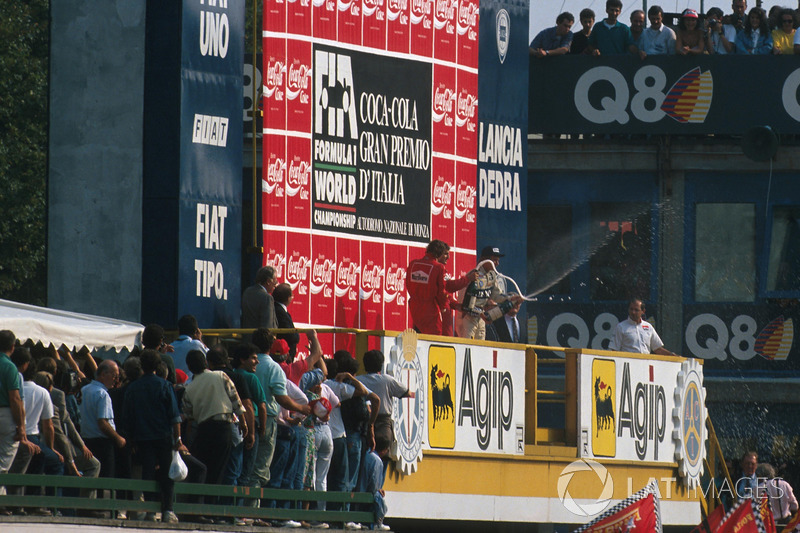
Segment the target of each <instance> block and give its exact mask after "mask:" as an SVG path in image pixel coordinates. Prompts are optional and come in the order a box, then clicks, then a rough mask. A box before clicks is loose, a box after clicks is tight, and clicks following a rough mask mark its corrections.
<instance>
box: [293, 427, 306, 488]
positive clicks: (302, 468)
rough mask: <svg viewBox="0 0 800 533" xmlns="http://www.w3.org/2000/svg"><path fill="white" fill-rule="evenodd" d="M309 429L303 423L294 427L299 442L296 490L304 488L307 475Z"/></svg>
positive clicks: (295, 471) (296, 463)
mask: <svg viewBox="0 0 800 533" xmlns="http://www.w3.org/2000/svg"><path fill="white" fill-rule="evenodd" d="M307 431H308V430H307V429H306V428H304V427H303V426H302V424H301V425H299V426H295V427H294V434H295V438H296V439H297V443H296V444H295V446H296V447H297V457H296V458H295V461H294V483H293V484H292V488H293V489H294V490H303V478H304V477H305V475H306V451H307V450H308V439H307V438H306V433H307Z"/></svg>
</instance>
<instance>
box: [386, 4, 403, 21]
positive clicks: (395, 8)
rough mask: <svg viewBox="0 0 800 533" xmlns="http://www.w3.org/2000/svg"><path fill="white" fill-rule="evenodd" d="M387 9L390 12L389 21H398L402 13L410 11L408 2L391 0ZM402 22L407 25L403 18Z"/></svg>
mask: <svg viewBox="0 0 800 533" xmlns="http://www.w3.org/2000/svg"><path fill="white" fill-rule="evenodd" d="M387 7H388V12H389V20H397V18H398V17H400V15H401V13H402V12H403V11H405V10H406V9H408V0H389V3H388V4H387ZM400 22H401V23H407V21H406V20H403V18H402V17H401V19H400Z"/></svg>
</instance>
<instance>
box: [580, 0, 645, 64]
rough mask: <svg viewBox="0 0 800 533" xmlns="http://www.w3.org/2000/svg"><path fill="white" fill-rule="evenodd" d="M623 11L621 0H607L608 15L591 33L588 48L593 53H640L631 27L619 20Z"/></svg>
mask: <svg viewBox="0 0 800 533" xmlns="http://www.w3.org/2000/svg"><path fill="white" fill-rule="evenodd" d="M620 13H622V2H621V0H607V1H606V15H608V17H607V18H606V19H605V20H603V21H602V22H600V23H598V24H595V25H594V29H593V30H592V33H591V35H589V45H588V46H587V50H589V53H590V54H591V55H595V56H599V55H604V56H605V55H614V54H624V53H626V52H630V53H631V54H638V53H639V49H638V48H636V44H634V42H633V36H632V35H631V29H630V28H629V27H628V26H626V25H625V24H623V23H622V22H620V21H618V20H617V18H618V17H619V14H620Z"/></svg>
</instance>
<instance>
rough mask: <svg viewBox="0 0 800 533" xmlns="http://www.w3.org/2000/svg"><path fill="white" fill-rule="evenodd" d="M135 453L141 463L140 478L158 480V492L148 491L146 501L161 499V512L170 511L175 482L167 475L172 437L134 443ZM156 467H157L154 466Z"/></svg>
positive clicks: (170, 457)
mask: <svg viewBox="0 0 800 533" xmlns="http://www.w3.org/2000/svg"><path fill="white" fill-rule="evenodd" d="M135 455H136V458H137V459H138V461H139V462H140V463H141V465H142V479H146V480H155V481H158V486H159V488H160V489H161V490H160V494H154V493H151V492H148V493H146V494H145V498H146V499H147V500H148V501H158V500H159V499H160V500H161V512H162V513H164V512H166V511H172V508H173V501H174V499H175V482H174V481H172V480H171V479H170V477H169V466H170V464H171V463H172V438H171V437H166V438H163V439H157V440H142V441H139V442H137V443H136V445H135ZM156 467H158V468H156Z"/></svg>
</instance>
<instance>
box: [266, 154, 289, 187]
mask: <svg viewBox="0 0 800 533" xmlns="http://www.w3.org/2000/svg"><path fill="white" fill-rule="evenodd" d="M285 171H286V162H285V161H284V160H283V159H281V158H280V157H275V156H270V159H269V163H267V179H266V180H264V190H265V191H266V192H267V193H268V194H272V193H273V192H275V187H277V186H278V185H280V184H281V183H283V173H284V172H285Z"/></svg>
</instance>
